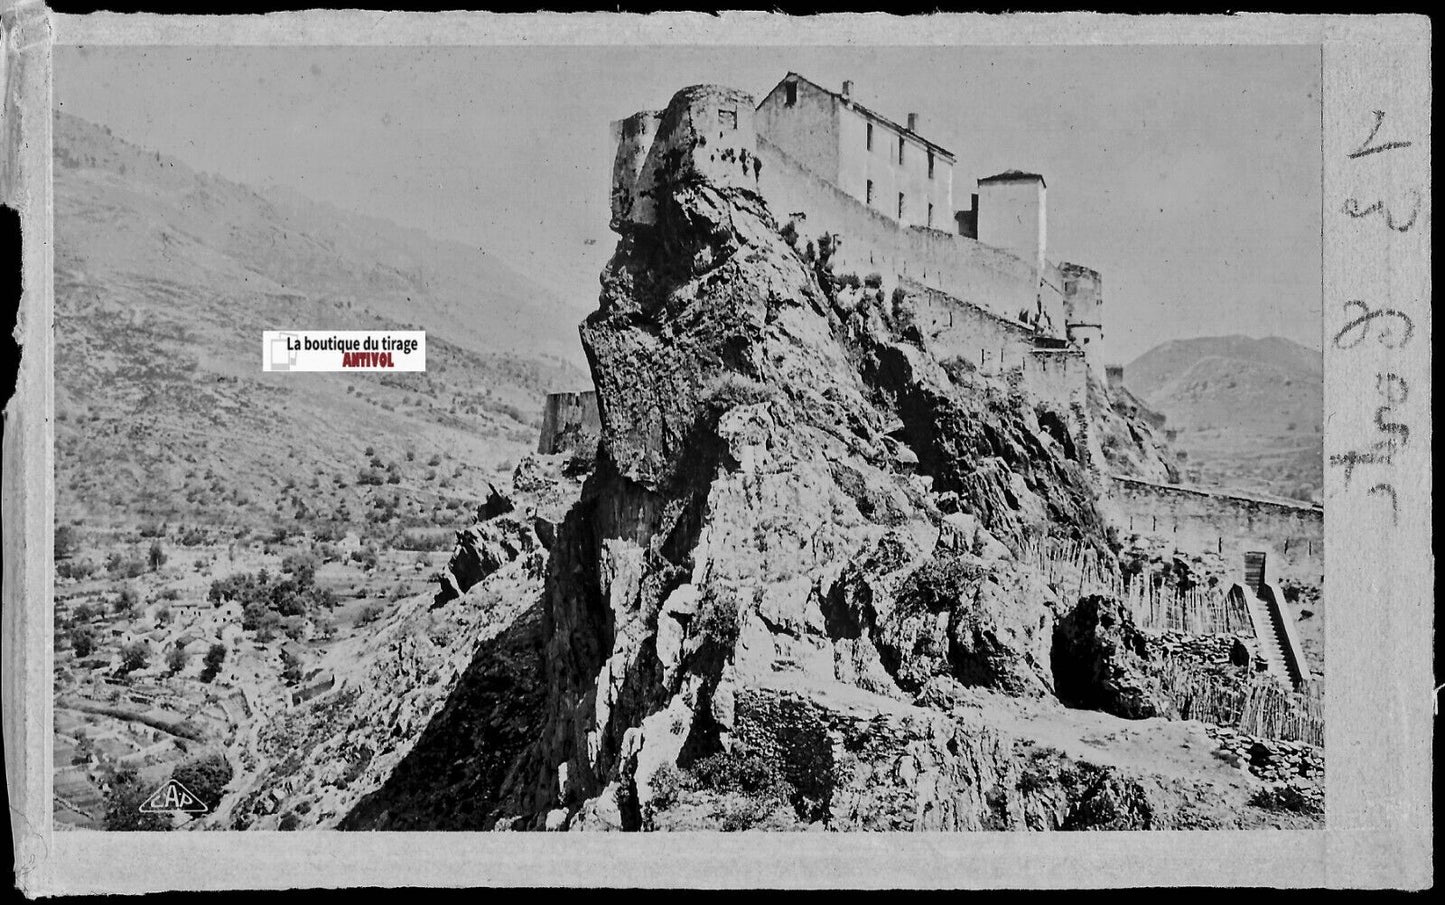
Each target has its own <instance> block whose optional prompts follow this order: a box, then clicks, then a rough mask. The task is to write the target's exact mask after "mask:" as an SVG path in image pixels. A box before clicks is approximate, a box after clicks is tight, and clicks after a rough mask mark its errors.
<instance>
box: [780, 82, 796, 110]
mask: <svg viewBox="0 0 1445 905" xmlns="http://www.w3.org/2000/svg"><path fill="white" fill-rule="evenodd" d="M797 102H798V83H797V82H789V83H788V84H786V85H784V86H783V103H784V104H786V105H788V106H789V107H791V106H793V105H794V104H796V103H797Z"/></svg>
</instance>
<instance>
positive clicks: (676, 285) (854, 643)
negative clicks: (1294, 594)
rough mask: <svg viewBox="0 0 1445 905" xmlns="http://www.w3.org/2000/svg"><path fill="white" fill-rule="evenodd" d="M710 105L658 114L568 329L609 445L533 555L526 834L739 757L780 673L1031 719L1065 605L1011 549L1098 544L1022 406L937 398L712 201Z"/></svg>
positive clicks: (894, 340)
mask: <svg viewBox="0 0 1445 905" xmlns="http://www.w3.org/2000/svg"><path fill="white" fill-rule="evenodd" d="M720 90H721V89H696V90H691V89H690V90H689V91H686V92H682V93H680V94H679V95H678V97H677V98H676V99H675V100H674V103H673V105H672V106H670V107H669V109H668V111H666V112H665V113H664V114H663V115H662V116H661V119H660V121H659V124H658V131H657V133H656V135H657V137H656V138H655V139H654V153H655V154H657V155H658V156H657V163H658V166H659V169H658V171H657V174H656V183H655V186H654V187H653V188H652V189H651V193H650V195H649V203H650V205H651V214H650V219H647V220H646V222H632V221H630V220H628V219H627V218H625V217H624V218H622V219H621V220H620V221H619V222H618V223H617V228H618V231H619V233H620V240H619V243H618V247H617V251H616V253H615V255H614V257H613V259H612V261H611V262H610V263H609V264H608V267H607V269H606V271H605V272H604V274H603V278H602V285H603V291H602V298H601V303H600V306H599V308H598V310H597V311H596V312H594V313H593V314H592V315H591V316H589V317H588V318H587V321H586V322H585V323H584V324H583V327H582V331H581V333H582V341H583V345H584V347H585V349H586V351H587V355H588V359H589V362H590V364H591V367H592V373H593V379H594V383H595V385H596V389H597V394H598V402H599V409H600V411H601V413H602V419H601V420H602V430H601V438H600V442H599V449H598V458H597V465H596V468H595V469H594V470H593V471H592V473H591V474H590V475H589V477H588V478H587V481H586V483H585V485H584V488H583V491H582V495H581V499H580V501H579V502H578V504H577V505H576V506H575V507H573V508H572V509H571V510H570V511H569V512H568V514H567V516H566V518H565V519H564V520H563V521H562V522H561V523H560V524H559V526H558V529H557V533H556V538H555V540H554V541H552V543H551V544H550V548H551V553H552V558H551V564H550V567H549V571H548V575H547V582H546V589H545V592H544V601H545V607H546V610H545V612H546V618H547V634H548V637H549V641H548V648H547V661H548V670H549V698H548V705H547V713H546V719H547V726H546V728H545V729H544V731H543V733H542V736H541V738H540V740H539V742H538V746H537V747H538V752H539V756H540V758H541V760H542V761H543V762H544V763H545V764H546V765H547V766H545V767H544V769H543V770H542V773H541V775H539V776H537V777H536V778H535V779H534V780H533V789H534V794H533V801H534V808H536V811H535V812H536V813H541V812H542V811H544V810H545V809H546V808H547V807H550V806H552V805H550V804H549V803H550V802H552V801H557V800H560V801H561V802H563V804H564V805H565V806H566V807H567V808H569V810H571V811H573V812H582V811H585V812H586V813H588V814H594V813H595V811H596V805H595V801H596V800H597V799H598V797H599V796H606V795H612V794H614V793H613V792H609V791H608V790H609V789H616V788H621V789H624V790H625V789H628V788H631V787H634V786H635V787H637V788H638V789H639V791H638V793H637V794H638V795H641V796H644V797H645V795H646V793H645V791H642V789H643V787H645V785H646V783H645V782H644V783H639V782H638V781H637V780H636V775H637V773H638V771H639V770H643V771H646V770H650V769H653V767H652V766H646V765H654V764H659V763H664V762H668V761H669V759H670V758H673V759H675V758H676V757H681V756H683V752H686V751H705V750H709V749H715V748H716V747H717V746H719V745H721V744H722V740H723V739H724V738H737V737H738V736H739V735H740V734H742V733H744V732H745V731H746V730H745V728H744V725H743V724H744V723H745V719H744V717H743V710H744V707H743V705H742V703H741V702H742V701H743V700H744V699H745V697H746V695H747V694H748V693H750V690H752V689H756V688H758V687H761V686H763V685H766V684H767V683H769V682H772V681H774V677H777V676H788V677H790V679H789V681H794V682H801V683H804V684H807V683H824V684H836V683H839V682H843V683H848V684H850V685H853V686H856V687H857V688H858V689H860V690H861V692H862V693H874V694H877V695H879V696H880V699H882V700H897V699H899V698H903V697H906V695H907V694H908V693H909V691H910V690H917V688H919V687H920V686H921V685H922V684H923V683H924V682H926V681H927V679H928V678H929V677H930V676H933V675H936V674H941V675H947V676H951V677H954V678H956V679H957V680H958V681H961V682H964V683H966V684H974V685H979V686H984V687H988V688H994V689H998V690H1001V691H1004V692H1007V693H1011V694H1024V695H1042V694H1047V693H1048V692H1049V691H1050V690H1051V688H1052V684H1053V677H1052V673H1051V670H1050V667H1049V659H1048V654H1049V648H1050V645H1051V641H1052V631H1053V621H1054V618H1055V616H1054V609H1055V608H1056V607H1057V606H1058V604H1057V601H1056V598H1055V596H1054V595H1053V593H1052V592H1050V591H1049V590H1048V589H1047V587H1045V586H1043V585H1042V583H1041V582H1039V581H1037V580H1035V579H1033V578H1031V577H1030V576H1028V575H1027V574H1025V572H1024V570H1022V569H1020V568H1018V567H1016V566H1015V565H1011V564H1010V563H1009V562H1008V561H1007V560H1009V559H1011V554H1010V553H1009V552H1008V547H1007V546H1005V543H1003V542H1010V541H1011V542H1018V541H1021V540H1022V539H1023V538H1024V537H1026V536H1028V535H1029V534H1030V532H1035V531H1039V530H1049V526H1055V528H1057V529H1058V530H1061V531H1063V532H1064V533H1066V534H1069V535H1071V536H1074V537H1078V538H1081V539H1084V540H1086V541H1087V542H1088V543H1091V544H1094V545H1095V546H1097V547H1098V548H1099V549H1101V550H1102V549H1104V548H1105V546H1106V545H1105V543H1104V540H1103V530H1102V524H1101V523H1100V521H1099V517H1098V514H1097V512H1096V510H1095V509H1094V507H1093V499H1094V491H1093V489H1092V486H1091V485H1090V484H1089V480H1088V477H1087V475H1086V474H1085V473H1084V472H1083V471H1082V469H1080V468H1079V467H1078V466H1077V464H1076V463H1072V462H1070V461H1068V460H1067V459H1066V458H1065V457H1064V455H1063V453H1062V450H1061V446H1060V444H1059V443H1058V442H1056V441H1055V440H1053V439H1052V438H1051V437H1050V436H1049V434H1048V433H1047V431H1046V430H1045V429H1044V428H1043V427H1041V426H1040V424H1039V423H1038V420H1037V417H1036V415H1035V412H1034V409H1033V406H1032V405H1031V404H1030V403H1029V402H1028V401H1027V400H1026V399H1024V398H1022V397H1020V396H1018V395H1017V394H1010V393H1009V392H1007V391H1006V390H1001V389H998V388H996V387H991V386H990V385H989V384H987V382H986V381H984V380H983V379H982V378H970V379H969V380H968V381H967V382H965V383H959V382H957V381H955V380H954V379H953V378H952V377H951V376H950V375H949V373H948V372H946V371H945V370H944V369H943V368H941V367H940V366H939V365H938V364H937V362H936V361H935V360H934V359H933V358H932V357H931V356H930V355H929V354H928V353H927V352H926V351H924V350H923V349H922V348H921V347H920V345H919V344H920V343H926V340H925V338H923V337H921V336H911V337H909V338H908V339H907V340H905V339H904V338H901V337H900V336H896V335H894V334H893V333H892V332H891V328H890V326H889V325H888V319H887V318H884V317H883V316H882V315H881V313H880V309H879V308H878V307H877V306H876V305H874V304H873V302H872V301H868V300H866V299H865V300H864V301H865V302H866V303H867V304H866V306H865V305H862V304H860V305H859V306H858V307H856V308H854V309H852V310H851V311H842V313H841V314H840V309H839V308H838V307H837V306H835V305H834V304H833V303H832V300H831V299H830V297H829V294H828V293H829V291H830V289H831V288H832V281H831V280H830V279H825V281H824V283H820V282H819V276H818V272H817V271H815V269H814V267H813V266H812V265H810V264H809V263H807V262H805V261H804V260H803V259H802V258H800V257H799V255H798V254H797V253H796V252H795V251H794V250H793V249H792V248H790V247H789V246H788V245H787V244H786V243H785V242H784V241H783V239H782V237H781V236H780V235H779V231H778V226H777V223H776V221H774V219H773V217H772V214H771V213H770V212H769V211H768V209H767V206H766V204H765V203H764V202H763V200H762V199H761V197H759V196H758V195H757V194H756V193H754V192H751V191H749V190H748V189H746V188H744V187H740V186H739V185H737V184H735V183H734V182H728V181H723V182H715V181H713V180H712V179H710V178H708V177H707V176H706V174H705V171H706V170H707V166H706V165H704V164H699V163H698V162H697V161H698V160H699V155H702V158H701V159H702V160H706V159H707V158H706V155H707V154H709V153H713V152H714V151H715V150H716V149H714V148H713V147H712V146H711V145H709V146H707V147H706V148H704V147H703V146H702V145H701V144H700V142H699V138H700V137H701V135H702V133H700V132H699V131H698V124H699V123H702V122H706V121H707V116H706V115H705V114H699V113H695V112H694V108H695V107H696V105H698V104H705V103H707V98H708V97H710V96H712V94H711V93H712V92H714V91H720ZM699 117H700V118H699ZM714 121H715V116H714ZM865 309H866V310H865ZM914 472H916V473H917V474H913V473H914ZM930 484H935V485H940V486H938V488H937V489H938V490H939V491H940V493H946V494H951V496H949V497H947V498H946V499H947V502H946V503H945V505H946V506H948V508H950V509H951V510H952V514H956V515H958V516H960V518H958V519H955V521H954V522H953V523H948V524H945V522H944V513H943V512H940V510H939V508H938V507H937V506H935V505H934V503H933V499H934V495H933V493H932V492H931V488H930ZM945 538H946V539H947V543H941V539H945ZM963 563H970V564H972V565H970V566H969V567H968V568H970V569H972V571H967V570H966V569H964V568H963V566H962V564H963ZM950 570H955V571H953V572H951V571H950ZM945 575H946V576H947V580H944V581H942V583H941V584H940V586H939V587H936V588H925V587H923V585H922V584H921V583H922V582H924V581H925V580H927V579H928V576H945ZM913 576H918V577H917V578H914V577H913ZM663 714H666V715H667V716H666V718H665V720H663V722H662V723H659V721H658V718H659V717H660V716H661V715H663ZM674 724H675V726H674ZM639 733H640V734H639ZM664 751H671V752H674V753H673V754H661V753H659V752H664ZM797 755H798V751H797V749H795V748H786V749H785V750H783V752H782V753H781V754H780V757H781V759H782V760H781V767H782V768H783V769H785V770H790V769H794V767H796V766H797V765H796V764H793V765H791V766H790V764H791V761H792V759H793V758H795V757H796V756H797ZM945 759H946V758H945ZM639 765H644V766H639ZM803 772H806V771H802V772H796V771H795V773H794V775H795V776H799V777H801V776H802V773H803ZM820 794H821V793H820ZM620 813H621V819H622V820H623V822H624V824H629V823H631V822H634V821H636V820H638V819H640V817H637V816H630V811H629V808H628V807H622V809H621V812H620ZM589 819H590V818H589ZM799 819H800V820H803V822H804V823H807V822H811V821H812V820H813V819H814V818H812V817H800V818H799ZM971 819H974V818H973V817H970V818H967V819H964V818H960V820H963V821H964V822H967V820H971ZM629 828H631V827H629Z"/></svg>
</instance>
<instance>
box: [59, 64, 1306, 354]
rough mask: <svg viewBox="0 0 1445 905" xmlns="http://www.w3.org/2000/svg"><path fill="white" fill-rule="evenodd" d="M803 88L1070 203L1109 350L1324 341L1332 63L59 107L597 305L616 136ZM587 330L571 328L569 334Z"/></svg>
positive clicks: (291, 77)
mask: <svg viewBox="0 0 1445 905" xmlns="http://www.w3.org/2000/svg"><path fill="white" fill-rule="evenodd" d="M789 71H795V72H798V73H800V74H802V75H804V76H807V77H808V78H810V79H812V80H813V81H815V82H818V83H819V84H822V85H824V86H825V87H828V88H832V89H834V90H837V89H838V88H839V87H840V86H841V84H842V81H843V80H844V79H851V80H852V81H853V83H854V88H853V91H854V97H855V98H856V99H857V100H858V101H860V102H861V103H863V104H865V105H867V106H869V107H872V108H873V109H875V110H876V111H878V112H879V113H881V114H883V115H884V116H888V117H889V118H891V119H894V120H895V121H901V120H903V119H904V118H905V116H906V114H907V113H908V112H916V113H918V114H920V116H921V125H920V127H919V131H920V132H921V133H922V134H923V135H924V136H925V137H927V138H929V139H931V140H933V141H934V142H936V143H937V144H940V145H942V146H943V147H945V148H948V149H949V150H950V151H952V152H953V153H954V154H955V155H956V156H957V158H958V163H957V165H956V167H955V173H954V204H955V207H967V206H968V202H969V194H970V193H971V191H973V188H972V183H973V181H974V180H976V179H977V178H979V177H982V176H987V175H991V174H994V173H997V172H1001V171H1003V170H1008V169H1019V170H1025V171H1031V172H1037V173H1042V174H1043V175H1044V177H1045V179H1046V180H1047V183H1048V257H1049V258H1050V259H1051V260H1054V261H1070V262H1074V263H1078V264H1084V265H1086V266H1089V267H1092V268H1094V269H1096V270H1098V271H1100V272H1101V273H1102V276H1103V281H1104V305H1105V315H1104V330H1105V338H1104V354H1105V356H1106V358H1107V360H1109V361H1111V362H1120V363H1124V362H1128V361H1130V360H1132V359H1133V358H1135V357H1137V356H1138V355H1140V354H1142V353H1144V352H1146V351H1148V350H1149V349H1150V348H1152V347H1154V346H1155V345H1158V344H1159V343H1161V342H1165V341H1167V340H1170V339H1178V338H1187V337H1191V336H1215V335H1224V334H1245V335H1249V336H1256V337H1264V336H1283V337H1286V338H1288V339H1292V340H1294V341H1296V342H1299V343H1303V344H1305V345H1308V346H1312V347H1314V348H1320V346H1321V339H1320V333H1321V289H1320V267H1321V262H1320V254H1321V249H1320V242H1321V240H1320V221H1321V211H1320V205H1321V187H1320V168H1321V163H1320V93H1321V91H1320V57H1319V49H1318V47H1312V46H1279V47H1264V46H1238V47H1231V46H1207V47H1205V46H1201V47H1187V46H1185V47H1181V46H1141V47H1128V46H1078V47H896V46H892V47H856V46H850V47H678V46H669V47H618V46H608V47H544V46H543V47H534V46H508V47H358V48H341V47H239V48H238V47H93V48H86V47H80V48H67V47H59V48H56V50H55V57H54V85H55V99H56V103H57V105H58V107H59V109H61V110H63V111H64V112H66V113H70V114H74V115H76V116H80V117H82V118H84V119H88V120H91V121H92V122H96V123H99V124H102V125H106V126H109V127H110V128H111V130H112V131H113V132H114V133H115V134H117V135H118V136H120V137H121V138H124V139H126V140H128V141H131V142H133V143H135V144H138V145H141V146H143V147H146V148H150V149H154V150H158V151H161V152H162V153H165V154H170V155H173V156H175V157H177V158H179V159H181V160H182V161H184V162H185V163H187V164H188V165H190V166H191V167H193V168H194V169H197V170H200V171H204V172H209V173H214V174H217V175H220V176H223V177H226V178H228V179H233V180H235V181H238V182H243V183H248V184H251V185H254V186H259V187H263V188H264V187H266V186H273V185H274V186H281V187H285V188H287V189H290V190H294V191H298V192H301V193H302V194H305V195H307V196H309V197H311V198H313V199H315V200H318V201H324V202H329V203H331V204H335V205H337V206H338V207H342V208H346V209H349V210H355V211H358V212H360V213H364V214H368V215H371V216H378V217H384V218H387V219H390V220H392V221H394V222H397V223H399V224H402V225H404V226H409V227H416V228H420V229H424V230H427V231H428V232H431V233H432V234H434V235H436V236H438V237H441V238H446V239H452V240H457V241H460V242H464V243H468V244H471V245H474V246H476V247H478V248H482V249H485V250H486V251H487V252H489V253H491V254H494V255H496V256H497V257H499V258H501V259H502V260H503V261H505V262H507V263H509V264H511V265H512V266H514V267H515V268H517V269H518V270H520V271H522V272H523V273H525V274H527V275H528V276H530V277H532V278H533V279H534V280H537V281H538V282H540V283H543V284H544V285H547V286H548V287H550V288H552V289H554V290H555V291H556V292H558V294H560V295H561V296H562V297H563V298H564V299H565V300H566V301H567V302H568V303H569V304H575V307H576V310H577V312H578V319H579V320H580V318H581V317H582V316H583V315H585V313H586V312H587V311H589V310H591V309H592V308H594V307H595V306H596V301H597V292H598V281H597V275H598V273H599V272H600V270H601V268H602V266H603V264H604V263H605V262H606V260H607V258H608V256H609V255H610V253H611V250H612V246H613V244H614V243H615V236H613V235H612V234H611V233H609V231H608V229H607V219H608V209H607V205H608V189H609V179H610V175H611V166H612V151H613V149H612V147H611V143H610V137H609V124H610V123H611V122H612V121H614V120H617V119H621V118H623V117H625V116H627V115H629V114H631V113H634V112H636V111H638V110H643V109H661V108H662V107H665V106H666V105H667V102H668V99H669V98H670V97H671V95H672V93H673V92H674V91H676V90H677V89H679V88H682V87H684V86H687V85H692V84H697V83H702V82H710V83H715V84H724V85H730V86H733V87H737V88H741V89H743V90H745V91H748V92H750V93H752V94H753V95H754V96H755V97H756V98H758V99H761V98H762V97H763V96H764V95H765V94H766V93H767V92H768V91H769V90H770V89H771V88H772V86H773V85H775V84H776V83H777V82H778V81H779V80H780V79H781V78H782V77H783V76H784V75H785V74H786V73H787V72H789ZM565 329H568V330H571V329H572V325H570V324H569V325H567V326H566V328H565Z"/></svg>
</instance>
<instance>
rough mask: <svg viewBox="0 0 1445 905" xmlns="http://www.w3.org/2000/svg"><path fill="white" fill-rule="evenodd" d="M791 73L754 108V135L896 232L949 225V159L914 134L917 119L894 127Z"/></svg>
mask: <svg viewBox="0 0 1445 905" xmlns="http://www.w3.org/2000/svg"><path fill="white" fill-rule="evenodd" d="M852 94H853V83H852V82H844V83H843V91H842V93H836V94H835V93H834V92H832V91H829V90H828V89H826V88H823V87H822V86H820V85H816V84H814V83H813V82H810V81H808V80H807V79H805V78H803V77H802V76H800V75H798V74H796V73H792V72H790V73H788V76H787V77H786V78H784V79H783V80H782V81H781V82H779V83H778V84H777V87H775V88H774V89H773V90H772V91H770V92H769V93H768V96H767V97H765V98H763V102H762V103H761V104H759V105H758V110H757V116H756V120H755V121H756V123H757V129H758V132H759V134H761V135H763V136H765V137H766V138H767V140H768V141H769V142H771V143H772V144H773V145H774V146H775V147H777V148H778V149H779V150H781V151H782V152H784V153H785V154H787V155H789V156H790V157H792V158H793V159H794V160H796V161H798V162H799V163H800V164H802V165H803V166H804V167H806V168H808V170H810V171H811V172H813V173H816V174H817V175H819V176H821V177H822V178H824V179H826V180H827V181H828V182H830V183H832V184H833V185H835V186H837V187H838V189H839V190H840V191H843V192H845V193H847V194H848V195H849V196H851V197H852V198H853V199H855V200H857V201H861V202H862V203H864V204H865V205H867V206H868V207H870V208H872V209H874V210H877V211H878V212H879V213H881V214H883V216H885V217H888V218H890V219H893V220H896V221H898V223H899V225H901V226H923V227H928V228H934V227H937V228H940V229H942V228H944V227H945V226H946V225H947V224H950V223H952V222H953V165H954V163H955V162H956V161H955V158H954V156H953V154H952V153H950V152H949V151H947V150H946V149H944V148H942V147H940V146H939V145H936V144H934V143H933V142H931V141H929V140H928V139H926V138H924V137H923V136H922V135H920V134H918V114H917V113H910V114H908V125H907V126H900V125H899V124H898V123H896V122H893V121H892V120H890V119H888V118H887V117H885V116H882V115H881V114H878V113H875V112H873V111H872V110H869V109H868V108H867V107H865V106H863V105H862V104H860V103H858V102H857V101H855V100H854V99H853V97H852Z"/></svg>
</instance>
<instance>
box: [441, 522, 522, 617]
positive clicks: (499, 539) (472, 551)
mask: <svg viewBox="0 0 1445 905" xmlns="http://www.w3.org/2000/svg"><path fill="white" fill-rule="evenodd" d="M537 547H538V541H537V536H536V535H535V534H533V533H532V529H531V527H530V526H528V525H526V524H523V523H522V522H521V521H520V520H518V519H516V518H513V517H510V516H498V517H495V518H493V519H491V520H490V521H486V522H481V523H479V524H476V525H473V526H472V527H470V528H467V529H466V530H465V531H459V532H457V545H456V548H455V549H454V550H453V551H452V556H451V559H450V560H449V561H448V562H447V566H446V568H445V569H443V570H442V571H441V575H440V578H439V582H440V585H441V586H440V588H438V590H437V593H436V595H435V598H434V600H433V603H434V605H441V604H443V603H446V602H447V601H450V600H453V599H455V598H457V597H459V596H461V595H462V594H465V593H466V592H467V591H468V590H469V589H470V588H471V587H472V586H473V585H475V584H477V583H478V582H480V581H481V580H482V579H484V578H486V577H487V576H488V575H491V574H492V573H493V572H496V571H497V570H498V569H500V568H501V567H502V566H504V565H506V564H507V563H509V562H511V561H513V560H514V559H517V558H518V557H520V556H522V555H524V554H527V553H531V552H533V551H535V550H536V549H537Z"/></svg>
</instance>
